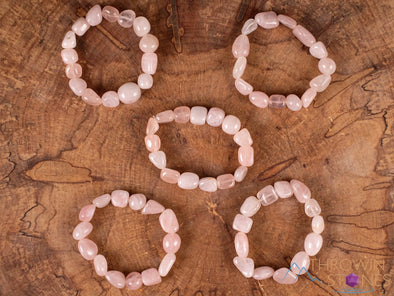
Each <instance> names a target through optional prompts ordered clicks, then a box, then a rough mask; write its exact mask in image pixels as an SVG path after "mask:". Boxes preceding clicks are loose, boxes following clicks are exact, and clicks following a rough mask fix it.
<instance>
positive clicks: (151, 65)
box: [141, 52, 157, 75]
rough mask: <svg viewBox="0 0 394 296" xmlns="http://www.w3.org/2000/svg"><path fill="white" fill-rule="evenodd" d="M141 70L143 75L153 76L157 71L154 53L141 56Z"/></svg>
mask: <svg viewBox="0 0 394 296" xmlns="http://www.w3.org/2000/svg"><path fill="white" fill-rule="evenodd" d="M141 68H142V71H143V72H144V73H147V74H151V75H153V74H155V73H156V69H157V54H155V53H154V52H147V53H144V54H143V55H142V58H141Z"/></svg>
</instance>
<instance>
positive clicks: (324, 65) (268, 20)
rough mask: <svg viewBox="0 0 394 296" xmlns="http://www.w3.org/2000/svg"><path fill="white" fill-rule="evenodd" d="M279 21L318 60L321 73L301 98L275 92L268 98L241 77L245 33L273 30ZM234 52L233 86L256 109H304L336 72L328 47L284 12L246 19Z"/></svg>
mask: <svg viewBox="0 0 394 296" xmlns="http://www.w3.org/2000/svg"><path fill="white" fill-rule="evenodd" d="M279 23H281V24H283V25H285V26H286V27H288V28H290V29H291V30H293V34H294V36H295V37H297V39H298V40H300V41H301V42H302V44H304V45H305V46H307V47H309V52H310V54H311V55H312V56H314V57H315V58H318V59H319V64H318V67H319V70H320V72H321V73H322V74H321V75H319V76H316V77H315V78H313V79H312V80H311V82H310V83H309V85H310V88H308V89H307V90H306V91H305V92H304V94H303V95H302V97H301V99H300V98H299V97H298V96H297V95H294V94H290V95H288V96H287V97H285V96H284V95H278V94H274V95H271V96H270V97H268V95H266V94H265V93H264V92H261V91H253V86H251V85H250V84H249V83H247V82H246V81H245V80H243V79H242V78H241V76H242V75H243V73H244V71H245V68H246V63H247V60H246V57H247V56H248V55H249V48H250V45H249V38H248V36H247V35H249V34H250V33H252V32H253V31H255V30H256V29H257V27H258V25H259V26H261V27H263V28H264V29H273V28H276V27H277V26H279ZM232 51H233V55H234V57H235V58H237V61H236V62H235V66H234V69H233V77H234V78H235V87H236V88H237V90H238V91H239V92H240V93H241V94H242V95H245V96H246V95H249V100H250V101H251V102H252V104H254V105H255V106H257V107H259V108H265V107H267V106H269V107H271V108H284V107H285V106H287V107H288V108H289V109H290V110H292V111H298V110H300V109H301V108H302V107H304V108H307V107H308V106H309V105H310V104H311V103H312V101H313V99H314V98H315V96H316V94H317V93H318V92H322V91H324V90H325V89H326V88H327V87H328V85H329V84H330V82H331V74H333V73H334V72H335V69H336V65H335V62H334V61H333V60H332V59H330V58H328V57H327V49H326V47H325V46H324V44H323V43H322V42H321V41H318V42H316V39H315V37H313V35H312V34H311V33H310V32H309V31H308V30H307V29H305V28H304V27H302V26H300V25H297V22H296V21H295V20H294V19H292V18H291V17H288V16H285V15H282V14H280V15H276V13H275V12H273V11H266V12H260V13H258V14H256V16H255V17H254V19H248V20H247V21H246V22H245V24H244V26H243V27H242V34H241V35H239V36H238V37H237V38H236V39H235V41H234V44H233V47H232Z"/></svg>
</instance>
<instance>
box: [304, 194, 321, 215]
mask: <svg viewBox="0 0 394 296" xmlns="http://www.w3.org/2000/svg"><path fill="white" fill-rule="evenodd" d="M320 213H321V208H320V205H319V203H318V202H317V201H316V199H313V198H310V199H308V200H307V201H306V202H305V214H306V215H307V216H308V217H311V218H313V217H315V216H317V215H320Z"/></svg>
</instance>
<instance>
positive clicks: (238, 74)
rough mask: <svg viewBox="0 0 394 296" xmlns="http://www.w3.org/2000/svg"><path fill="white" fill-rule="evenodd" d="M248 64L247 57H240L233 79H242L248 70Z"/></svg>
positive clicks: (235, 66)
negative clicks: (246, 69)
mask: <svg viewBox="0 0 394 296" xmlns="http://www.w3.org/2000/svg"><path fill="white" fill-rule="evenodd" d="M246 63H247V60H246V58H245V57H239V58H238V59H237V61H236V62H235V65H234V68H233V77H234V78H235V79H237V78H241V76H242V75H243V74H244V72H245V68H246Z"/></svg>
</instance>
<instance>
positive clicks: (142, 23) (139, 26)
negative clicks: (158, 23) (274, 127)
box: [133, 16, 150, 37]
mask: <svg viewBox="0 0 394 296" xmlns="http://www.w3.org/2000/svg"><path fill="white" fill-rule="evenodd" d="M133 29H134V32H135V34H136V35H137V36H138V37H142V36H144V35H146V34H148V33H149V32H150V23H149V21H148V20H147V18H146V17H143V16H139V17H136V18H135V20H134V23H133Z"/></svg>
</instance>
